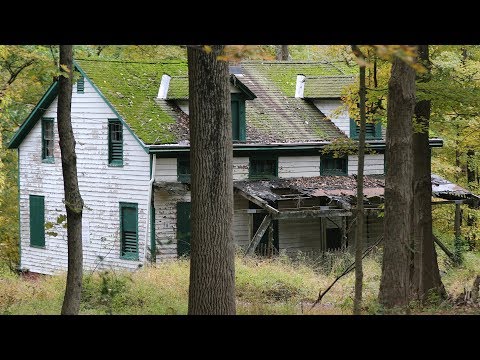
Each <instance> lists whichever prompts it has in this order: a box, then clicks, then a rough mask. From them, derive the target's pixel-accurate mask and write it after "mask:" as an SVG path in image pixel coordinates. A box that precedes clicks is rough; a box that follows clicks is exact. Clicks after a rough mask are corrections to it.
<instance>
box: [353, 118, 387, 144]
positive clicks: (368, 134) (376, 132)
mask: <svg viewBox="0 0 480 360" xmlns="http://www.w3.org/2000/svg"><path fill="white" fill-rule="evenodd" d="M359 134H360V126H359V124H358V123H357V122H356V121H355V120H353V119H350V137H351V138H352V139H358V135H359ZM381 138H382V124H381V123H379V122H378V123H366V124H365V139H367V140H376V139H377V140H378V139H381Z"/></svg>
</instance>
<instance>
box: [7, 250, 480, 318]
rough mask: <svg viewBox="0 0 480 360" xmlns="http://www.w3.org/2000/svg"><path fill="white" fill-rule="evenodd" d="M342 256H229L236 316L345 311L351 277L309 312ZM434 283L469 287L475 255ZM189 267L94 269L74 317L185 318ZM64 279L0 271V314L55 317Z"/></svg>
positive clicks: (370, 278) (371, 263)
mask: <svg viewBox="0 0 480 360" xmlns="http://www.w3.org/2000/svg"><path fill="white" fill-rule="evenodd" d="M352 260H353V259H352V256H351V255H350V254H348V253H346V254H343V255H340V256H338V255H337V256H328V257H326V258H323V260H322V261H320V260H319V259H316V260H313V259H309V258H306V257H303V258H298V259H296V260H292V259H290V258H288V257H286V256H279V257H276V258H272V259H263V258H246V259H244V258H242V257H241V256H238V257H237V258H236V269H235V270H236V295H237V313H238V314H328V315H332V314H351V313H352V305H353V300H352V298H353V291H354V274H353V272H352V273H350V274H349V275H347V276H345V277H344V278H342V279H341V280H339V281H338V282H337V283H336V284H335V286H334V287H333V288H332V289H331V290H330V291H329V292H328V293H327V295H325V297H324V298H323V300H322V302H321V304H319V305H317V306H315V307H314V308H313V310H312V309H311V306H312V304H313V303H314V301H315V300H316V299H317V296H318V293H319V291H320V290H322V291H323V290H324V289H325V288H326V287H327V286H328V285H329V284H330V283H331V282H332V281H333V280H334V279H335V278H336V276H337V275H338V274H340V273H341V272H342V271H343V269H344V268H345V267H346V266H347V265H348V264H349V263H350V262H351V261H352ZM380 260H381V254H380V253H375V254H371V255H370V256H368V257H367V258H365V260H364V276H365V278H364V291H363V294H364V295H363V296H364V304H363V313H364V314H382V313H383V311H382V309H381V307H380V306H379V304H378V302H377V300H376V299H377V295H378V288H379V283H380V276H381V265H380ZM439 263H440V268H441V274H442V280H443V283H444V285H445V288H446V289H447V292H448V293H449V295H450V298H451V299H457V298H458V297H459V295H460V294H461V293H462V292H463V291H464V289H465V288H467V289H471V287H472V284H473V281H474V279H475V277H476V275H478V274H480V253H473V252H469V253H465V255H464V263H463V265H461V266H459V267H455V268H454V267H452V266H451V265H450V264H448V262H447V261H446V259H444V258H442V257H440V259H439ZM188 280H189V262H188V260H185V259H183V260H182V259H180V260H172V261H168V262H164V263H161V264H158V265H156V266H148V267H146V268H143V269H139V270H137V271H135V272H133V273H131V272H121V271H112V270H110V271H96V272H95V273H93V274H92V273H86V274H85V276H84V289H83V296H82V305H81V314H186V313H187V300H188ZM64 287H65V275H57V276H42V275H39V276H19V275H17V274H14V273H12V272H10V271H8V270H7V269H6V268H1V267H0V314H59V313H60V309H61V305H62V300H63V291H64ZM410 313H412V314H480V308H479V307H475V306H458V305H455V304H454V301H452V300H447V301H443V302H440V303H438V302H437V303H436V304H435V305H431V306H428V307H423V308H419V307H418V306H415V304H412V306H411V308H410Z"/></svg>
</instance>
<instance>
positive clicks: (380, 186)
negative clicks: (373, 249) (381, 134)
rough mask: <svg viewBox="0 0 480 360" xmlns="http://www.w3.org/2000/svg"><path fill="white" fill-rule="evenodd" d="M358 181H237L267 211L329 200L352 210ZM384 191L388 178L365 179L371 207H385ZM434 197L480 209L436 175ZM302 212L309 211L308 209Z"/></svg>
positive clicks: (318, 178)
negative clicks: (296, 202)
mask: <svg viewBox="0 0 480 360" xmlns="http://www.w3.org/2000/svg"><path fill="white" fill-rule="evenodd" d="M356 181H357V180H356V176H315V177H299V178H287V179H271V180H256V181H235V182H234V188H235V191H236V192H237V193H239V194H240V195H242V196H244V197H246V198H248V199H249V200H251V201H252V198H254V199H256V200H257V201H258V202H259V203H257V205H259V206H261V207H264V208H265V206H264V205H262V204H267V205H268V206H269V207H271V206H272V205H274V204H275V203H276V202H278V201H283V200H305V199H315V198H327V199H329V200H330V202H329V203H328V205H333V207H336V208H340V209H344V210H350V209H351V205H354V204H356V202H357V199H356V195H357V194H356V191H357V185H356ZM384 190H385V176H384V175H370V176H365V180H364V202H365V203H366V204H367V205H373V204H379V203H382V202H383V200H384ZM432 196H433V197H436V198H442V199H447V200H459V201H462V202H463V203H465V204H468V205H469V206H472V207H478V206H479V204H480V197H479V196H477V195H475V194H473V193H472V192H471V191H469V190H467V189H464V188H462V187H461V186H459V185H457V184H454V183H452V182H450V181H448V180H446V179H444V178H442V177H440V176H438V175H435V174H432ZM254 202H255V201H254ZM310 208H311V207H310ZM300 209H301V210H305V208H299V210H300ZM267 210H268V209H267ZM324 210H325V209H324ZM332 215H333V214H330V215H329V216H332ZM319 216H322V215H319Z"/></svg>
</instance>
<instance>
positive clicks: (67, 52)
mask: <svg viewBox="0 0 480 360" xmlns="http://www.w3.org/2000/svg"><path fill="white" fill-rule="evenodd" d="M72 61H73V57H72V45H60V65H64V66H66V68H67V69H68V71H69V73H68V76H67V75H65V76H60V77H59V78H60V79H59V90H58V108H57V122H58V137H59V142H60V151H61V155H62V171H63V188H64V191H65V208H66V210H67V238H68V273H67V286H66V290H65V297H64V299H63V305H62V315H77V314H78V311H79V309H80V300H81V295H82V276H83V268H82V265H83V253H82V211H83V200H82V197H81V195H80V190H79V188H78V178H77V155H76V154H75V138H74V136H73V130H72V121H71V108H72V78H73V65H72ZM60 70H62V69H61V66H60Z"/></svg>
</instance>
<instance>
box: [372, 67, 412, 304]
mask: <svg viewBox="0 0 480 360" xmlns="http://www.w3.org/2000/svg"><path fill="white" fill-rule="evenodd" d="M414 107H415V70H413V68H412V67H410V66H409V65H408V64H406V63H404V62H403V61H402V60H400V59H398V58H395V60H394V61H393V65H392V72H391V76H390V81H389V83H388V109H387V117H388V124H387V139H386V156H387V159H388V162H387V169H386V170H387V173H386V177H385V217H384V250H383V264H382V279H381V282H380V293H379V301H380V303H381V304H382V305H383V306H385V307H386V308H393V307H397V306H399V307H403V306H406V305H407V303H408V291H409V265H408V264H409V256H408V255H409V247H410V236H411V228H412V224H411V222H412V216H411V209H412V202H413V191H412V180H413V159H412V135H413V129H412V117H413V112H414Z"/></svg>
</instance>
